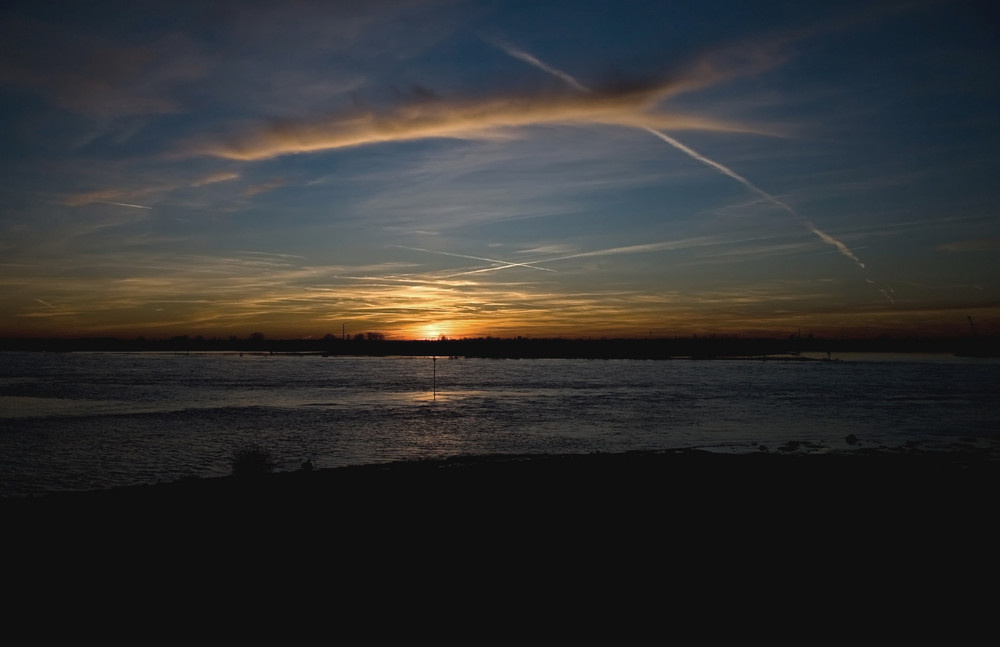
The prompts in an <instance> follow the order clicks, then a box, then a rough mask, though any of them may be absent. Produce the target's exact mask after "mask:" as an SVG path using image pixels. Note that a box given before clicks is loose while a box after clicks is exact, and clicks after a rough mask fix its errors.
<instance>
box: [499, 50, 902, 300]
mask: <svg viewBox="0 0 1000 647" xmlns="http://www.w3.org/2000/svg"><path fill="white" fill-rule="evenodd" d="M493 42H494V43H495V44H496V45H497V46H498V47H500V48H501V49H503V50H504V51H505V52H507V53H508V54H509V55H511V56H513V57H514V58H517V59H520V60H522V61H524V62H526V63H528V64H530V65H534V66H535V67H537V68H538V69H540V70H542V71H544V72H547V73H549V74H552V75H553V76H556V77H558V78H560V79H562V80H563V81H565V82H566V83H567V84H569V85H570V86H572V87H573V88H576V89H577V90H579V91H581V92H590V89H589V88H587V87H586V86H584V85H583V84H581V83H580V82H579V81H577V80H576V79H574V78H573V77H572V76H571V75H569V74H567V73H566V72H563V71H561V70H557V69H555V68H553V67H551V66H549V65H546V64H545V63H543V62H541V61H539V60H538V59H537V58H535V57H534V56H532V55H531V54H528V53H527V52H524V51H522V50H520V49H518V48H516V47H514V46H513V45H511V44H510V43H505V42H503V41H498V40H494V41H493ZM637 127H639V128H642V129H643V130H645V131H646V132H648V133H650V134H652V135H655V136H656V137H659V138H660V139H662V140H663V141H665V142H666V143H668V144H670V145H671V146H673V147H674V148H676V149H677V150H679V151H681V152H682V153H684V154H685V155H687V156H688V157H691V158H692V159H695V160H697V161H699V162H701V163H702V164H705V165H707V166H710V167H712V168H713V169H715V170H716V171H718V172H720V173H722V174H723V175H728V176H729V177H731V178H732V179H734V180H736V181H737V182H739V183H740V184H742V185H743V186H745V187H746V188H748V189H750V190H751V191H752V192H754V193H756V194H757V195H759V196H760V197H762V198H764V199H765V200H767V201H768V202H770V203H771V204H773V205H775V206H777V207H779V208H781V209H784V210H785V211H787V212H788V213H790V214H792V215H793V216H795V217H796V218H798V219H799V220H800V221H802V223H803V224H804V225H805V226H806V227H807V228H808V229H809V231H811V232H812V233H814V234H815V235H816V236H818V237H819V238H820V240H822V241H823V242H825V243H827V244H828V245H832V246H833V247H835V248H836V249H837V250H838V251H839V252H840V253H841V254H843V255H844V256H846V257H847V258H849V259H851V260H852V261H854V263H855V264H856V265H857V266H858V268H859V269H862V270H863V269H865V264H864V263H862V262H861V260H860V259H859V258H858V257H857V256H855V255H854V252H852V251H851V250H850V248H849V247H848V246H847V245H845V244H844V243H843V242H841V241H839V240H837V239H836V238H834V237H833V236H831V235H830V234H828V233H826V232H825V231H823V230H822V229H820V228H819V227H817V226H816V225H815V223H813V222H812V221H811V220H809V219H808V218H805V217H803V216H802V215H801V214H799V213H798V212H797V211H795V209H792V208H791V207H790V206H788V205H787V204H785V203H784V202H782V201H781V200H779V199H778V198H776V197H774V196H773V195H771V194H770V193H768V192H767V191H765V190H763V189H761V188H760V187H758V186H757V185H755V184H754V183H753V182H751V181H750V180H748V179H746V178H745V177H743V176H742V175H740V174H739V173H737V172H735V171H733V170H732V169H729V168H727V167H725V166H723V165H722V164H719V163H718V162H716V161H714V160H711V159H709V158H707V157H705V156H704V155H701V154H700V153H698V152H696V151H694V150H692V149H691V148H689V147H687V146H685V145H684V144H682V143H681V142H679V141H677V140H676V139H674V138H673V137H670V136H669V135H665V134H664V133H661V132H660V131H658V130H654V129H653V128H650V127H649V126H637ZM868 282H869V283H872V284H874V281H871V280H869V281H868ZM878 289H879V291H880V292H882V294H883V295H885V297H886V298H887V299H888V300H889V301H890V302H892V303H895V301H894V300H893V298H892V295H891V294H889V293H888V292H886V291H885V290H883V289H881V288H878Z"/></svg>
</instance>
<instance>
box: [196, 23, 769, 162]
mask: <svg viewBox="0 0 1000 647" xmlns="http://www.w3.org/2000/svg"><path fill="white" fill-rule="evenodd" d="M491 42H493V43H494V44H495V45H496V46H497V47H500V48H502V49H503V50H504V51H506V52H507V53H508V54H509V55H511V56H514V57H516V58H519V59H521V60H524V61H526V62H528V63H529V64H531V65H534V66H536V67H539V68H540V69H542V70H544V71H546V72H547V73H549V74H553V75H555V76H558V77H559V78H560V79H562V80H563V81H564V82H565V83H567V84H568V85H570V86H571V88H572V90H573V91H571V92H567V91H564V90H561V89H560V90H555V89H548V90H545V91H538V92H532V93H522V94H514V93H499V94H495V95H492V96H479V97H468V98H457V99H456V98H452V99H444V98H441V97H438V96H436V95H434V94H433V93H430V92H426V91H424V92H420V93H418V95H417V96H414V97H411V98H410V99H409V100H408V101H407V102H405V103H403V104H402V105H399V106H396V107H393V108H390V109H387V110H382V111H378V110H374V109H368V108H358V109H356V110H354V111H352V112H348V113H340V114H334V115H330V116H328V117H326V118H321V119H315V120H283V121H275V122H272V123H269V124H266V125H262V126H258V127H256V128H251V129H243V130H240V131H239V132H236V133H233V134H231V135H230V136H228V137H222V138H219V137H214V136H212V137H206V138H202V139H200V140H191V141H188V142H186V143H185V144H183V145H182V148H181V151H180V154H181V155H182V156H186V155H205V156H210V157H219V158H225V159H233V160H242V161H252V160H263V159H269V158H273V157H278V156H281V155H289V154H295V153H310V152H317V151H324V150H334V149H340V148H348V147H353V146H362V145H370V144H377V143H384V142H397V141H409V140H417V139H427V138H437V137H440V138H457V139H483V138H490V137H496V136H497V134H498V132H499V131H501V130H507V129H513V128H522V127H527V126H537V125H546V124H573V125H611V126H630V127H641V126H643V125H649V126H651V127H655V128H663V129H670V130H708V131H720V132H743V133H756V134H767V135H780V134H781V133H780V132H779V131H778V130H777V129H775V128H766V127H762V126H759V125H751V124H745V123H737V122H732V121H725V120H721V119H714V118H711V117H707V116H704V115H694V114H680V113H670V112H664V111H662V110H660V109H659V105H660V104H661V103H662V102H663V101H664V100H666V99H668V98H670V97H673V96H676V95H679V94H683V93H685V92H690V91H692V90H694V89H698V88H702V87H706V86H709V85H712V84H714V83H717V82H719V81H721V80H723V79H725V78H728V77H732V76H736V75H741V74H747V73H752V72H755V71H758V70H760V69H763V68H764V67H768V66H772V65H774V64H775V62H776V59H775V58H774V57H772V56H768V55H765V54H759V55H756V56H751V57H748V60H740V61H725V62H719V61H713V62H707V61H706V60H702V61H699V62H698V63H696V64H694V65H692V66H690V67H689V68H688V69H686V70H683V71H682V72H680V73H676V74H673V75H670V76H665V77H661V78H657V79H654V80H647V81H631V82H622V81H617V82H614V83H610V84H607V85H605V86H602V87H599V88H597V89H593V90H587V89H586V88H584V86H583V85H582V84H580V83H579V82H577V81H576V80H575V79H573V78H572V77H571V76H570V75H568V74H565V73H563V72H560V71H559V70H556V69H555V68H552V67H550V66H548V65H546V64H545V63H543V62H542V61H540V60H538V59H537V58H535V57H534V56H531V55H530V54H527V53H525V52H523V51H521V50H518V49H517V48H515V47H513V46H512V45H510V44H509V43H504V42H503V41H496V40H494V41H491Z"/></svg>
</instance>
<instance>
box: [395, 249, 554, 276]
mask: <svg viewBox="0 0 1000 647" xmlns="http://www.w3.org/2000/svg"><path fill="white" fill-rule="evenodd" d="M395 247H398V248H400V249H409V250H411V251H414V252H426V253H428V254H440V255H442V256H454V257H455V258H469V259H472V260H474V261H484V262H486V263H499V264H500V267H487V268H484V269H480V270H472V271H471V272H462V273H461V274H475V273H478V272H493V271H496V270H505V269H507V268H509V267H530V268H531V269H534V270H543V271H545V272H555V271H556V270H553V269H550V268H548V267H540V266H538V265H535V264H534V263H516V262H510V261H501V260H497V259H495V258H483V257H482V256H469V255H468V254H455V253H452V252H441V251H437V250H434V249H423V248H421V247H407V246H405V245H395ZM452 276H459V274H453V275H452Z"/></svg>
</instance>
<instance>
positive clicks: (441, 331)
mask: <svg viewBox="0 0 1000 647" xmlns="http://www.w3.org/2000/svg"><path fill="white" fill-rule="evenodd" d="M450 328H451V327H450V326H449V325H448V324H443V323H430V324H427V325H425V326H421V327H420V328H418V329H417V331H418V335H417V336H418V337H419V338H420V339H440V338H441V337H442V336H444V337H447V336H448V332H449V330H450Z"/></svg>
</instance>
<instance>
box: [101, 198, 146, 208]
mask: <svg viewBox="0 0 1000 647" xmlns="http://www.w3.org/2000/svg"><path fill="white" fill-rule="evenodd" d="M101 204H113V205H115V206H117V207H132V208H133V209H152V208H153V207H144V206H142V205H141V204H128V203H127V202H104V201H103V200H102V201H101Z"/></svg>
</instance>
